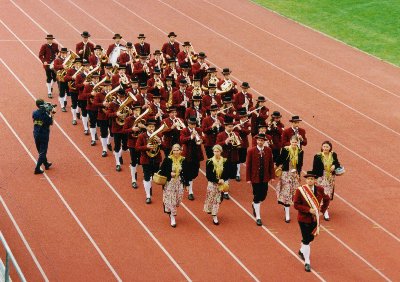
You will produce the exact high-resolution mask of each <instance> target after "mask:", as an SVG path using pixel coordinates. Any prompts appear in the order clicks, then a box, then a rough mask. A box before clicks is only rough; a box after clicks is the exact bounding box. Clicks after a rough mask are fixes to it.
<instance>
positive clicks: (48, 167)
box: [44, 162, 53, 170]
mask: <svg viewBox="0 0 400 282" xmlns="http://www.w3.org/2000/svg"><path fill="white" fill-rule="evenodd" d="M52 164H53V163H50V162H47V163H45V164H44V168H45V169H46V170H49V169H50V167H51V165H52Z"/></svg>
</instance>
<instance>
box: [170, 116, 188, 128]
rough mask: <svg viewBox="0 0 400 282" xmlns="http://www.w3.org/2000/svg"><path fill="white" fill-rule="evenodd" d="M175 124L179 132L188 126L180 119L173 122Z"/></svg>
mask: <svg viewBox="0 0 400 282" xmlns="http://www.w3.org/2000/svg"><path fill="white" fill-rule="evenodd" d="M173 124H175V128H176V129H177V130H179V131H180V130H182V129H184V128H186V125H185V124H184V122H183V121H182V120H181V119H180V118H175V119H174V120H173Z"/></svg>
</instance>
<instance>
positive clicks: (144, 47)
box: [135, 33, 151, 54]
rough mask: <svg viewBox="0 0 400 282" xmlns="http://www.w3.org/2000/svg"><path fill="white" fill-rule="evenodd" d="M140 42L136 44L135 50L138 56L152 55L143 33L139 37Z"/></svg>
mask: <svg viewBox="0 0 400 282" xmlns="http://www.w3.org/2000/svg"><path fill="white" fill-rule="evenodd" d="M137 38H138V39H139V42H138V43H136V44H135V49H136V53H137V54H150V53H151V51H150V44H149V43H147V42H145V40H146V36H144V34H143V33H140V34H139V36H138V37H137Z"/></svg>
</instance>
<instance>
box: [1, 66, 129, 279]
mask: <svg viewBox="0 0 400 282" xmlns="http://www.w3.org/2000/svg"><path fill="white" fill-rule="evenodd" d="M0 61H1V62H2V64H3V65H4V66H5V67H6V68H7V69H8V70H9V71H10V72H11V70H10V69H9V67H8V66H7V65H6V64H5V63H4V61H3V59H0ZM0 117H1V118H2V119H3V121H4V122H5V123H6V125H7V127H8V128H9V129H10V131H11V132H12V133H13V134H14V136H15V138H16V139H17V140H18V142H19V143H20V144H21V146H22V147H23V148H24V150H25V151H26V153H27V154H28V155H29V157H30V158H31V159H32V161H33V163H35V164H36V159H35V158H34V157H33V155H32V154H31V152H30V151H29V149H28V148H27V147H26V145H25V144H24V142H23V141H22V140H21V138H20V137H19V136H18V134H17V133H16V132H15V130H14V129H13V127H12V126H11V124H10V123H9V122H8V120H7V119H6V118H5V116H4V115H3V113H1V112H0ZM43 175H44V177H45V178H46V180H47V181H48V182H49V184H50V186H51V187H52V188H53V191H54V192H55V193H56V194H57V196H58V197H59V198H60V200H61V202H62V203H63V204H64V206H65V207H66V208H67V210H68V211H69V213H70V214H71V216H72V217H73V218H74V219H75V221H76V223H77V224H78V225H79V227H80V228H81V229H82V231H83V233H85V235H86V237H87V238H88V239H89V241H90V243H92V245H93V247H94V248H95V249H96V251H97V253H98V254H99V255H100V257H101V258H102V259H103V261H104V263H105V264H106V265H107V266H108V268H109V269H110V271H111V272H112V274H113V275H114V277H115V278H116V279H117V280H118V281H122V279H121V278H120V277H119V275H118V274H117V272H116V271H115V269H114V267H113V266H112V265H111V263H110V262H109V261H108V259H107V258H106V256H105V255H104V254H103V252H102V251H101V250H100V248H99V246H98V245H97V243H96V242H95V241H94V239H93V238H92V236H91V235H90V233H89V232H88V231H87V230H86V228H85V227H84V226H83V224H82V223H81V221H80V220H79V218H78V216H77V215H76V214H75V212H74V211H73V210H72V208H71V207H70V206H69V204H68V203H67V201H66V200H65V199H64V197H63V196H62V195H61V193H60V191H59V190H58V189H57V187H56V186H55V185H54V183H53V181H51V179H50V178H49V177H48V176H47V174H46V173H44V174H43Z"/></svg>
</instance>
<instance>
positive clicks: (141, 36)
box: [137, 33, 146, 39]
mask: <svg viewBox="0 0 400 282" xmlns="http://www.w3.org/2000/svg"><path fill="white" fill-rule="evenodd" d="M137 38H138V39H140V38H146V36H144V34H143V33H139V35H138V37H137Z"/></svg>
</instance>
